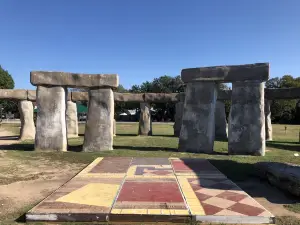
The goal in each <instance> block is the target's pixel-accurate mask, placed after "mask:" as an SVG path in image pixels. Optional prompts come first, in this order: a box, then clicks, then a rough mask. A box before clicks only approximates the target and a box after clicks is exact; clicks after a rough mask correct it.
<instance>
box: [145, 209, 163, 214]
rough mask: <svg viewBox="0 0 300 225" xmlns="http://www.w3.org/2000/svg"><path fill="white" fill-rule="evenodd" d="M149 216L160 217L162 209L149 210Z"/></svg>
mask: <svg viewBox="0 0 300 225" xmlns="http://www.w3.org/2000/svg"><path fill="white" fill-rule="evenodd" d="M148 214H154V215H160V214H161V209H148Z"/></svg>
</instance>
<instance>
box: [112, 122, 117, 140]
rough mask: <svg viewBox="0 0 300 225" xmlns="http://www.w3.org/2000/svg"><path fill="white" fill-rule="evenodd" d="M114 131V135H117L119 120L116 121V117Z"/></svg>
mask: <svg viewBox="0 0 300 225" xmlns="http://www.w3.org/2000/svg"><path fill="white" fill-rule="evenodd" d="M113 133H114V136H116V135H117V122H116V120H115V119H114V129H113Z"/></svg>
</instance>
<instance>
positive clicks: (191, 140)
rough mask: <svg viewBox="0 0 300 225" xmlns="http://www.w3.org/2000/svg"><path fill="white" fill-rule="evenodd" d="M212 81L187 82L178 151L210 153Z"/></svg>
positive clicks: (213, 106)
mask: <svg viewBox="0 0 300 225" xmlns="http://www.w3.org/2000/svg"><path fill="white" fill-rule="evenodd" d="M216 99H217V90H216V84H215V83H214V82H195V83H188V84H187V86H186V95H185V103H184V110H183V117H182V125H181V131H180V138H179V151H181V152H195V153H196V152H202V153H212V152H213V148H214V139H215V105H216Z"/></svg>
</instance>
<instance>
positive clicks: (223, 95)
mask: <svg viewBox="0 0 300 225" xmlns="http://www.w3.org/2000/svg"><path fill="white" fill-rule="evenodd" d="M231 92H232V91H231V90H218V98H217V99H218V100H219V101H225V100H231Z"/></svg>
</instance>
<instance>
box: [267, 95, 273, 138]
mask: <svg viewBox="0 0 300 225" xmlns="http://www.w3.org/2000/svg"><path fill="white" fill-rule="evenodd" d="M271 104H272V100H268V99H265V129H266V141H272V139H273V129H272V120H271Z"/></svg>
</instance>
